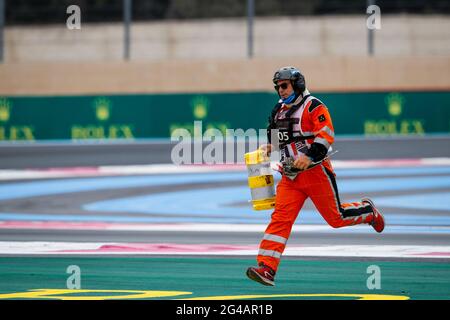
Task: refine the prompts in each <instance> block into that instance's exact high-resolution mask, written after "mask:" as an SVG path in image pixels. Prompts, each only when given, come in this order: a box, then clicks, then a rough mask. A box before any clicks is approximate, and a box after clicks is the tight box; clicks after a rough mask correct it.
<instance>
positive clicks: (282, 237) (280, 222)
mask: <svg viewBox="0 0 450 320" xmlns="http://www.w3.org/2000/svg"><path fill="white" fill-rule="evenodd" d="M298 179H300V177H297V178H296V179H295V180H294V181H292V180H290V179H289V178H286V177H285V176H283V178H282V179H281V181H280V182H279V183H278V186H277V192H276V198H275V210H274V212H273V213H272V217H271V221H270V223H269V225H268V226H267V228H266V231H265V233H264V236H263V239H262V241H261V243H260V246H259V252H258V256H257V262H258V264H264V265H266V266H268V267H270V268H271V269H272V270H273V271H276V270H277V269H278V264H279V263H280V258H281V255H282V254H283V251H284V248H285V247H286V243H287V241H288V239H289V236H290V234H291V230H292V225H293V224H294V222H295V220H296V218H297V216H298V213H299V211H300V209H301V208H302V206H303V203H304V202H305V200H306V198H307V196H306V194H305V193H303V192H301V191H299V190H298V188H297V187H296V185H298V183H299V181H298Z"/></svg>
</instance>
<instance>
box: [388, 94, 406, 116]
mask: <svg viewBox="0 0 450 320" xmlns="http://www.w3.org/2000/svg"><path fill="white" fill-rule="evenodd" d="M385 102H386V104H387V107H388V112H389V114H390V115H391V116H394V117H395V116H399V115H400V114H401V113H402V109H403V104H404V103H405V98H404V97H403V96H402V95H401V94H398V93H391V94H390V95H388V96H387V97H386V99H385Z"/></svg>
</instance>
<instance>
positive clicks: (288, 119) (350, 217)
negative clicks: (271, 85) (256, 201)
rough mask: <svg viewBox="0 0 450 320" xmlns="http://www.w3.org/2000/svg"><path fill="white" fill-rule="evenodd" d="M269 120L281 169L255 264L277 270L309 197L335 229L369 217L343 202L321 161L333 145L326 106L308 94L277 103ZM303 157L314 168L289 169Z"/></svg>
mask: <svg viewBox="0 0 450 320" xmlns="http://www.w3.org/2000/svg"><path fill="white" fill-rule="evenodd" d="M269 121H270V125H269V128H268V135H270V136H271V137H269V142H271V143H272V144H273V141H272V140H274V139H273V137H275V138H278V141H277V142H278V143H279V150H280V153H281V163H283V170H282V178H281V181H280V182H279V183H278V185H277V188H276V198H275V210H274V211H273V213H272V216H271V221H270V223H269V225H268V226H267V228H266V231H265V233H264V237H263V239H262V241H261V243H260V247H259V252H258V256H257V261H258V264H261V263H264V264H265V265H267V266H269V267H271V268H272V269H273V270H274V271H276V270H277V268H278V264H279V263H280V258H281V256H282V253H283V251H284V249H285V246H286V243H287V241H288V239H289V236H290V233H291V229H292V226H293V224H294V222H295V220H296V218H297V216H298V214H299V212H300V210H301V208H302V206H303V204H304V202H305V200H306V199H307V198H311V200H312V202H313V203H314V205H315V207H316V208H317V210H318V211H319V213H320V214H321V215H322V217H323V218H324V219H325V221H326V222H327V223H328V224H329V225H330V226H332V227H334V228H340V227H345V226H350V225H356V224H361V223H370V222H372V219H373V217H372V207H371V206H370V205H369V204H365V203H364V204H363V203H361V202H352V203H341V201H340V199H339V194H338V189H337V185H336V179H335V174H334V172H333V168H332V166H331V162H330V160H329V159H328V158H325V157H326V154H327V153H328V151H329V150H330V147H331V145H332V143H333V142H334V128H333V124H332V121H331V117H330V113H329V112H328V109H327V107H326V106H325V105H324V104H323V103H322V102H321V101H320V100H319V99H317V98H315V97H313V96H311V95H309V94H308V92H307V90H306V91H305V93H304V95H301V96H300V97H298V98H297V99H296V101H294V103H292V104H291V105H285V104H282V103H281V102H279V103H278V104H277V105H276V106H275V108H274V110H273V111H272V115H271V117H270V118H269ZM274 129H275V130H274ZM274 132H275V135H274ZM301 153H304V154H305V155H307V156H309V157H310V158H311V160H312V161H313V162H317V163H318V164H317V165H315V166H312V167H310V168H309V169H307V170H304V171H301V172H300V171H299V170H298V169H295V168H293V167H291V166H290V165H289V163H291V164H292V161H293V160H294V159H295V158H297V157H298V156H299V155H300V154H301ZM324 158H325V159H324Z"/></svg>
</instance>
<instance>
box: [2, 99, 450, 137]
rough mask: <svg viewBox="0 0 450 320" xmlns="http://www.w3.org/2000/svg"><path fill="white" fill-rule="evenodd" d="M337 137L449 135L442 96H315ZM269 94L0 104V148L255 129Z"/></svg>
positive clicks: (449, 102) (447, 103)
mask: <svg viewBox="0 0 450 320" xmlns="http://www.w3.org/2000/svg"><path fill="white" fill-rule="evenodd" d="M315 95H316V96H317V97H318V98H319V99H321V100H322V101H323V102H324V103H325V104H326V105H327V106H328V108H329V110H330V113H331V115H332V117H333V123H334V127H335V132H336V134H337V135H349V134H351V135H368V136H379V135H417V134H419V135H421V134H428V133H450V92H377V93H317V94H315ZM277 100H278V97H277V95H276V94H275V93H268V92H255V93H205V94H146V95H108V96H63V97H0V140H3V141H16V140H48V139H51V140H54V139H57V140H59V139H64V140H85V139H101V140H102V139H136V138H169V137H170V134H171V132H172V131H173V130H174V129H177V128H186V129H188V130H190V131H193V130H194V121H202V130H203V131H205V130H206V129H209V128H217V129H219V130H221V131H222V132H225V130H226V129H235V130H236V129H243V130H248V129H251V128H253V129H256V130H258V129H262V128H265V126H266V125H267V118H268V115H269V114H270V111H271V109H272V107H273V106H274V104H275V103H276V102H277Z"/></svg>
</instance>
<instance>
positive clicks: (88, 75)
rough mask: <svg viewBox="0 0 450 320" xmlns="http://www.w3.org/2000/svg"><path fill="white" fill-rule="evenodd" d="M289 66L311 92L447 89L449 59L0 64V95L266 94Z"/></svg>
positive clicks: (448, 85)
mask: <svg viewBox="0 0 450 320" xmlns="http://www.w3.org/2000/svg"><path fill="white" fill-rule="evenodd" d="M285 65H295V66H298V67H299V68H300V69H301V70H302V72H303V73H304V74H305V77H306V81H307V86H308V87H309V89H310V90H311V91H313V92H347V91H364V92H368V91H430V90H440V91H442V90H444V91H445V90H447V91H448V90H450V56H448V57H384V58H380V57H377V58H368V57H320V58H300V57H295V58H292V57H291V58H273V59H262V58H258V59H252V60H248V59H234V60H232V59H217V60H202V61H199V60H195V61H192V60H170V61H168V60H162V61H159V62H143V61H141V62H138V61H133V62H98V63H89V62H85V63H61V62H60V63H57V62H56V63H48V62H46V63H37V62H36V63H21V64H3V65H0V95H5V96H11V95H28V96H29V95H86V94H94V95H95V94H115V93H118V94H120V93H125V94H126V93H196V92H200V93H201V92H261V91H269V92H273V87H272V83H271V78H272V76H273V73H274V72H275V70H276V69H277V68H279V67H280V66H285Z"/></svg>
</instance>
